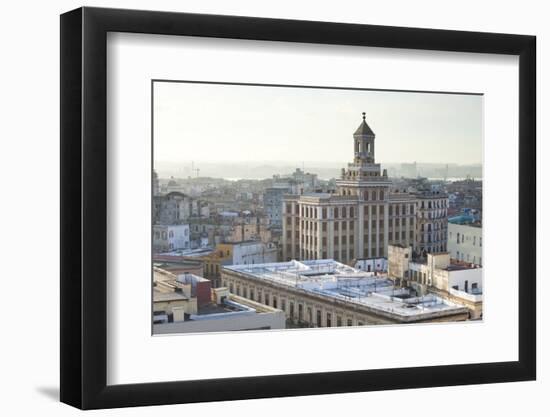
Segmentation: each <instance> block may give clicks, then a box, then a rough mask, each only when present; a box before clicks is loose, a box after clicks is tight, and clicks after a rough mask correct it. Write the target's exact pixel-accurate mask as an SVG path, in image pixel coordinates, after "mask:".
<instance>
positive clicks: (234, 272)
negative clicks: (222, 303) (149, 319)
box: [222, 259, 468, 327]
mask: <svg viewBox="0 0 550 417" xmlns="http://www.w3.org/2000/svg"><path fill="white" fill-rule="evenodd" d="M222 285H223V286H224V287H228V288H229V291H230V292H231V293H234V294H236V295H237V296H240V297H243V298H246V299H248V300H253V301H256V302H258V303H262V304H264V305H267V306H272V307H273V308H278V309H281V310H282V311H284V313H285V314H286V318H287V327H340V326H361V325H374V324H390V323H418V322H437V321H459V320H466V319H467V318H468V309H467V308H465V307H463V306H461V305H458V304H455V303H452V302H450V301H448V300H445V299H443V298H441V297H439V296H437V295H435V294H425V295H421V296H418V295H417V294H416V293H415V292H414V291H411V290H410V289H408V288H401V287H398V286H396V285H394V282H393V281H392V280H390V279H388V277H387V276H385V275H382V274H375V273H374V272H370V273H369V272H365V271H362V270H358V269H355V268H352V267H350V266H347V265H344V264H342V263H339V262H336V261H334V260H332V259H329V260H309V261H301V262H298V261H294V260H293V261H289V262H278V263H269V264H260V265H257V264H255V265H250V264H249V265H232V266H225V267H224V268H223V269H222Z"/></svg>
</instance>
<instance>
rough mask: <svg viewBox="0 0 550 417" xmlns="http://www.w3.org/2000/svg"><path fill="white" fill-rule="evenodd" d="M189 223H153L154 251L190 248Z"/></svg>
mask: <svg viewBox="0 0 550 417" xmlns="http://www.w3.org/2000/svg"><path fill="white" fill-rule="evenodd" d="M189 236H190V233H189V225H188V224H178V225H170V226H167V225H158V224H155V225H153V252H156V253H159V252H168V251H173V250H180V249H189V247H190V240H189Z"/></svg>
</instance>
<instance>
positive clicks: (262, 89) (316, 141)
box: [153, 82, 483, 167]
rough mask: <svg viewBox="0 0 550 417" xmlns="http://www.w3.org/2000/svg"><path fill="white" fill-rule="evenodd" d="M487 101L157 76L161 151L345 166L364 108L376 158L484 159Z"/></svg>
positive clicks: (175, 156) (158, 159)
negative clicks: (171, 79)
mask: <svg viewBox="0 0 550 417" xmlns="http://www.w3.org/2000/svg"><path fill="white" fill-rule="evenodd" d="M482 107H483V97H482V96H481V95H465V94H441V93H416V92H395V91H372V90H359V91H358V90H345V89H318V88H289V87H269V86H248V85H246V86H245V85H227V84H222V85H220V84H204V83H177V82H155V84H154V109H153V110H154V143H155V146H154V159H155V163H156V164H170V163H179V162H180V161H181V162H183V161H196V162H197V163H201V162H220V163H223V162H237V161H238V162H241V163H244V162H247V161H261V162H264V163H272V164H276V163H278V162H281V161H285V162H286V163H293V164H295V165H296V166H299V167H301V166H302V163H304V162H305V163H308V164H331V165H336V164H341V163H342V162H344V161H346V160H347V158H348V155H349V151H350V149H351V146H352V134H353V126H355V125H356V124H357V120H359V117H360V115H361V112H363V111H364V112H366V114H367V121H368V123H369V126H371V127H372V129H373V131H374V133H375V134H376V137H377V162H380V163H386V164H392V163H409V162H414V161H416V162H417V163H448V164H459V165H470V164H481V162H482V136H483V132H482V131H483V129H482V114H483V111H482ZM312 145H313V146H312ZM190 149H191V151H190ZM288 149H292V152H288Z"/></svg>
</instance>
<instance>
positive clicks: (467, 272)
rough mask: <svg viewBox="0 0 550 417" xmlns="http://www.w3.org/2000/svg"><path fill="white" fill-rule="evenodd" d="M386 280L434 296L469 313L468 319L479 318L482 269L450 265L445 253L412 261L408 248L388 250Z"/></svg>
mask: <svg viewBox="0 0 550 417" xmlns="http://www.w3.org/2000/svg"><path fill="white" fill-rule="evenodd" d="M388 249H389V253H390V257H389V259H388V276H389V277H390V279H392V280H393V281H394V282H395V283H396V285H399V286H403V287H411V288H413V289H415V291H416V292H417V293H418V294H420V295H422V294H435V295H437V296H439V297H442V298H444V299H446V300H448V301H451V302H453V303H457V304H461V305H464V306H466V307H468V309H469V310H470V314H469V318H472V319H478V318H481V317H482V315H483V269H482V268H481V267H479V266H477V265H474V264H471V263H465V262H456V261H453V262H451V257H450V254H449V253H448V252H442V253H429V254H428V255H427V256H426V257H425V258H417V259H412V257H411V248H405V247H401V246H393V245H390V246H389V248H388Z"/></svg>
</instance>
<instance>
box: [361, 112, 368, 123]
mask: <svg viewBox="0 0 550 417" xmlns="http://www.w3.org/2000/svg"><path fill="white" fill-rule="evenodd" d="M362 114H363V121H365V117H367V114H366V113H365V112H363V113H362Z"/></svg>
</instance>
